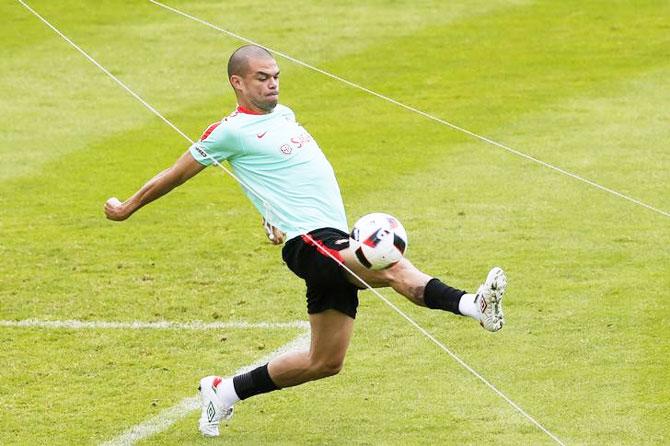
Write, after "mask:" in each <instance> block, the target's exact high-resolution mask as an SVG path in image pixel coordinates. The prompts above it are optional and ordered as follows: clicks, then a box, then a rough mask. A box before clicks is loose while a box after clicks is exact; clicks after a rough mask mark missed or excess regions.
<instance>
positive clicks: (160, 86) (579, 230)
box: [0, 0, 670, 445]
mask: <svg viewBox="0 0 670 446" xmlns="http://www.w3.org/2000/svg"><path fill="white" fill-rule="evenodd" d="M166 1H167V2H168V4H169V5H171V6H173V7H175V8H179V9H182V10H184V11H186V12H188V13H190V14H192V15H194V16H197V17H199V18H202V19H205V20H207V21H209V22H211V23H213V24H216V25H218V26H220V27H222V28H225V29H228V30H230V31H233V32H236V33H238V34H240V35H242V36H245V37H247V38H249V39H252V40H254V41H257V42H259V43H262V44H264V45H267V46H268V47H270V48H272V49H275V50H278V51H282V52H285V53H286V54H289V55H291V56H293V57H295V58H297V59H299V60H302V61H305V62H307V63H310V64H313V65H315V66H318V67H319V68H321V69H323V70H326V71H328V72H331V73H334V74H337V75H338V76H341V77H343V78H346V79H348V80H350V81H352V82H356V83H358V84H360V85H363V86H365V87H367V88H370V89H372V90H374V91H376V92H378V93H381V94H384V95H387V96H389V97H391V98H393V99H395V100H397V101H400V102H402V103H404V104H407V105H411V106H414V107H416V108H418V109H420V110H423V111H425V112H427V113H430V114H431V115H433V116H436V117H439V118H442V119H445V120H447V121H449V122H452V123H454V124H456V125H459V126H461V127H464V128H466V129H469V130H471V131H473V132H475V133H478V134H481V135H485V136H487V137H490V138H491V139H493V140H495V141H499V142H502V143H504V144H506V145H509V146H511V147H513V148H514V149H516V150H519V151H521V152H524V153H526V154H528V155H531V156H533V157H535V158H538V159H540V160H542V161H545V162H547V163H550V164H552V165H555V166H558V167H560V168H562V169H565V170H566V171H569V172H572V173H574V174H576V175H579V176H582V177H585V178H588V179H589V180H592V181H594V182H596V183H598V184H600V185H602V186H605V187H608V188H611V189H613V190H616V191H618V192H620V193H622V194H625V195H627V196H630V197H633V198H635V199H637V200H640V201H642V202H643V203H646V204H648V205H650V206H652V207H653V208H655V209H657V210H660V211H661V212H656V211H653V210H650V209H647V208H645V207H642V206H640V205H636V204H634V203H632V202H630V201H627V200H625V199H623V198H621V197H618V196H615V195H613V194H611V193H606V192H604V191H602V190H599V189H597V188H595V187H592V186H590V185H588V184H586V183H584V182H580V181H578V180H575V179H574V178H571V177H568V176H565V175H562V174H559V173H557V172H556V171H553V170H551V169H549V168H546V167H543V166H541V165H539V164H537V163H534V162H531V161H529V160H527V159H524V158H521V157H519V156H516V155H513V154H511V153H509V152H506V151H504V150H501V149H500V148H497V147H495V146H493V145H491V144H487V143H485V142H482V141H479V140H476V139H473V138H472V137H469V136H467V135H465V134H464V133H462V132H459V131H456V130H453V129H451V128H449V127H447V126H445V125H441V124H439V123H437V122H434V121H431V120H429V119H427V118H425V117H423V116H420V115H418V114H416V113H412V112H409V111H407V110H405V109H403V108H400V107H398V106H396V105H393V104H391V103H389V102H387V101H384V100H382V99H380V98H378V97H375V96H372V95H369V94H367V93H364V92H362V91H360V90H357V89H354V88H352V87H350V86H347V85H345V84H343V83H342V82H339V81H336V80H334V79H332V78H328V77H326V76H324V75H322V74H319V73H317V72H314V71H312V70H309V69H308V68H305V67H303V66H300V65H297V64H295V63H292V62H290V61H288V60H285V59H283V58H281V57H279V58H278V62H279V64H280V66H281V69H282V98H281V100H282V102H283V103H285V104H286V105H289V106H290V107H292V108H293V109H294V111H295V112H296V114H297V116H298V119H299V120H300V122H301V123H302V124H303V125H304V126H305V127H306V128H307V129H308V130H309V131H310V133H311V134H312V135H313V136H314V137H315V139H316V140H317V141H318V142H319V145H320V146H321V148H322V149H323V150H324V152H325V153H326V154H327V156H328V157H329V159H330V160H331V163H332V164H333V166H334V168H335V170H336V172H337V175H338V179H339V182H340V186H341V189H342V192H343V196H344V200H345V205H346V210H347V213H348V217H349V221H350V223H352V222H353V221H354V220H355V219H356V218H357V217H358V216H360V215H363V214H365V213H368V212H372V211H384V212H389V213H391V214H394V215H396V216H397V217H399V218H400V219H401V220H402V221H403V223H404V225H405V227H406V228H407V230H408V233H409V237H410V249H409V253H408V256H409V258H410V259H411V260H412V261H413V262H414V263H415V264H417V265H418V266H420V267H421V268H422V269H423V270H425V271H426V272H429V273H431V274H434V275H437V276H439V277H441V278H443V279H444V280H445V281H447V282H449V283H452V284H453V285H455V286H459V287H464V288H467V289H470V290H472V289H475V288H476V286H477V285H478V284H479V283H480V282H481V281H482V280H483V278H484V277H485V275H486V272H487V271H488V269H489V268H490V267H492V266H493V265H501V266H502V267H504V268H505V270H506V271H507V273H508V277H509V285H508V294H507V297H506V300H507V302H506V316H507V326H506V327H505V329H504V330H502V331H501V332H499V333H496V334H488V333H485V332H484V331H483V330H481V328H479V327H478V326H477V324H475V323H473V322H472V321H470V320H466V319H462V318H456V317H453V316H450V315H447V314H445V313H439V312H431V311H427V310H424V309H421V308H418V307H415V306H412V305H411V304H410V303H409V302H407V301H405V300H404V299H402V298H401V297H400V296H397V295H395V294H394V293H393V292H392V291H390V290H384V291H383V293H384V295H385V296H387V297H388V298H389V299H390V300H391V301H392V302H394V303H395V304H396V305H398V306H399V307H400V308H401V309H402V310H403V311H405V312H406V313H407V314H409V315H410V316H411V317H412V318H414V319H415V320H416V321H417V322H418V323H419V324H420V325H421V326H423V327H425V328H426V329H428V330H429V331H430V332H431V333H432V334H433V335H434V336H435V337H436V338H437V339H439V340H440V341H441V342H443V343H444V344H446V345H447V346H449V348H450V349H451V350H452V351H453V352H454V353H456V354H457V355H458V356H459V357H460V358H462V359H463V360H464V361H465V362H467V363H468V364H469V365H471V366H472V367H473V368H474V369H475V370H477V371H478V372H479V373H481V374H482V375H483V376H484V377H486V379H488V380H489V381H490V382H491V383H493V384H494V385H495V386H496V387H497V388H498V389H499V390H500V391H502V392H503V393H504V394H505V395H507V396H508V397H509V398H511V399H512V400H513V401H514V402H515V403H517V404H518V405H519V406H520V407H521V408H523V410H525V411H526V412H527V413H528V414H530V415H531V416H532V417H534V418H535V419H536V420H537V421H538V422H539V423H541V424H542V425H543V426H544V427H545V428H546V429H548V430H549V431H550V432H552V433H553V434H555V435H556V436H557V437H558V438H560V440H561V441H562V442H564V443H565V444H569V445H582V444H584V445H661V444H669V443H670V423H668V417H669V416H670V338H669V337H668V327H670V291H668V290H670V249H669V248H668V247H669V246H670V219H669V218H668V215H667V212H668V211H670V145H669V143H668V141H670V118H669V116H670V115H669V114H668V110H670V88H668V86H669V84H668V79H670V22H669V21H668V17H670V3H668V2H667V1H656V0H652V1H637V2H627V1H585V2H579V1H562V2H557V1H525V0H508V1H502V0H475V1H465V0H454V1H450V2H440V1H428V0H426V1H418V2H417V1H409V0H375V1H367V2H355V1H351V0H350V1H342V2H325V1H315V0H311V1H310V0H299V1H287V0H279V1H277V2H274V3H272V4H265V3H263V4H246V3H243V2H221V1H213V0H183V1H182V0H166ZM29 4H30V6H31V7H33V8H35V10H37V11H38V12H39V13H40V14H42V15H44V16H45V18H47V19H48V20H49V21H51V23H53V24H54V26H56V27H58V28H59V29H60V30H61V31H62V32H63V33H64V34H66V35H67V36H68V37H69V38H71V39H72V40H73V41H74V42H76V43H77V44H78V45H80V46H81V47H82V48H83V49H84V50H85V51H87V52H88V53H89V54H90V55H91V56H92V57H94V58H95V59H96V60H97V61H98V62H99V63H101V64H102V65H103V66H105V67H106V68H107V69H109V70H110V71H111V72H112V73H113V74H114V75H116V76H118V77H119V78H120V79H122V80H123V81H124V82H126V83H127V84H128V86H129V87H130V88H132V89H133V90H134V91H136V92H137V93H138V94H139V95H141V96H142V97H143V98H144V99H145V100H146V101H148V102H149V103H150V104H151V105H153V106H154V107H155V108H156V109H158V110H159V111H160V112H161V113H163V114H165V116H166V117H167V118H168V119H170V120H171V121H172V122H174V123H175V125H176V126H177V127H179V128H180V129H182V130H183V131H184V132H186V134H188V135H190V136H191V137H192V138H196V137H198V136H199V135H200V133H201V132H202V130H204V128H206V127H207V125H208V124H209V123H211V122H214V121H216V120H219V119H221V117H223V116H225V115H227V114H228V113H229V112H230V111H231V110H232V109H233V107H234V106H235V99H234V96H233V94H232V92H231V91H230V89H229V87H228V85H227V81H226V79H225V75H224V71H225V63H226V61H227V58H228V56H229V54H230V52H231V51H232V50H233V49H235V48H236V47H238V46H240V45H241V44H242V42H241V41H239V40H236V39H235V38H233V37H230V36H228V35H226V34H224V33H221V32H217V31H215V30H213V29H211V28H208V27H206V26H204V25H203V24H199V23H197V22H194V21H192V20H188V19H187V18H185V17H182V16H179V15H177V14H175V13H173V12H170V11H168V10H166V9H163V8H160V7H159V6H156V5H155V4H152V3H150V2H149V1H129V0H125V1H122V0H109V1H105V2H95V3H94V2H81V1H72V0H64V1H59V2H51V1H47V0H31V1H29ZM0 16H2V17H3V18H2V26H0V47H1V48H2V62H0V98H2V100H1V101H0V122H2V124H1V125H0V135H1V138H0V320H1V321H3V323H4V325H3V326H0V344H1V346H2V348H1V349H0V365H1V366H0V413H1V415H0V444H3V445H38V444H40V445H41V444H49V445H89V444H101V443H104V442H106V441H109V440H113V439H115V438H117V437H118V436H119V435H121V434H123V433H124V432H125V431H127V430H128V429H130V428H131V427H133V426H135V425H138V424H139V423H142V422H144V421H146V420H149V419H151V418H152V417H155V416H156V415H158V414H161V413H163V412H162V411H164V410H167V409H169V408H171V407H173V406H175V405H176V404H178V403H180V401H182V400H183V399H184V398H188V397H192V396H194V395H195V393H196V392H195V391H196V386H197V381H198V380H199V379H200V377H202V376H205V375H208V374H212V373H219V374H224V375H226V374H232V373H235V371H236V370H238V369H239V368H240V367H243V366H246V365H249V364H251V363H253V362H255V361H257V360H259V358H261V357H263V356H265V355H268V354H269V353H270V352H271V351H273V350H274V349H277V348H279V347H281V346H282V345H284V344H286V343H288V342H290V341H291V340H292V339H294V338H295V337H296V336H298V335H300V334H301V333H302V330H301V329H277V328H274V329H263V328H257V329H239V328H226V329H217V330H209V331H207V330H200V331H198V330H178V329H164V330H152V329H144V330H128V329H104V328H94V329H68V328H60V329H55V328H38V327H18V326H12V325H10V322H7V321H23V320H27V319H34V320H39V321H64V320H80V321H86V322H90V323H91V324H93V325H95V324H96V323H98V322H99V321H113V322H133V321H142V322H156V321H170V322H175V323H178V322H191V321H203V322H205V323H211V322H221V323H223V322H228V321H244V322H249V323H257V322H290V321H296V320H306V312H305V304H304V291H303V285H302V283H301V282H300V281H299V279H297V278H296V277H294V276H292V275H291V273H290V272H289V271H288V269H287V268H286V267H285V266H284V265H283V264H282V262H281V257H280V252H279V251H280V250H279V248H277V247H274V246H271V245H270V244H268V243H267V242H266V241H265V240H264V234H263V232H262V229H261V227H260V224H259V217H258V215H257V214H256V213H255V211H254V209H253V208H252V206H251V205H250V204H249V203H248V201H247V200H246V199H245V197H244V196H243V194H242V192H241V191H240V188H239V187H238V186H237V185H236V184H235V182H234V181H233V180H231V179H230V178H228V177H227V176H225V175H224V174H222V172H220V171H219V170H218V169H214V168H212V169H208V170H206V171H205V172H203V173H202V174H201V175H199V176H198V177H196V178H194V179H193V180H192V181H191V182H189V183H188V184H186V185H184V186H182V187H181V188H179V189H177V190H175V191H174V192H173V193H171V194H170V195H168V196H166V197H164V198H163V199H161V200H160V201H158V202H156V203H154V204H152V205H150V206H148V207H147V208H145V209H143V210H142V211H140V212H139V213H138V214H136V215H135V216H133V217H132V218H131V219H130V220H128V221H127V222H124V223H112V222H109V221H107V220H105V218H104V216H103V213H102V206H103V204H104V202H105V200H106V199H107V198H108V197H110V196H119V197H121V198H125V197H127V196H128V195H130V194H131V193H133V192H134V191H135V190H136V189H137V188H138V187H139V186H141V185H142V184H143V183H144V181H146V180H147V179H149V178H150V177H151V176H153V175H154V174H155V173H156V172H158V171H159V170H162V169H163V168H165V167H167V166H169V165H170V164H171V163H172V162H173V161H174V160H175V159H176V158H177V157H178V156H179V155H180V154H181V153H182V152H183V151H184V150H185V149H186V147H187V145H188V144H187V143H186V141H185V140H184V139H183V138H182V137H180V136H179V135H178V134H177V133H175V131H174V130H172V129H171V128H169V127H168V126H167V125H166V124H165V123H164V122H162V121H160V120H159V119H158V118H156V117H155V116H154V115H153V114H151V113H150V112H149V111H148V110H147V109H146V108H144V107H143V106H142V105H140V104H139V103H138V102H137V101H136V100H135V99H133V98H132V97H131V96H130V95H129V94H127V93H126V92H125V91H123V90H122V89H121V88H120V87H119V86H118V85H116V84H115V83H114V82H113V81H112V80H111V79H110V78H108V77H106V76H105V75H104V74H103V73H102V72H101V71H100V70H99V69H98V68H96V67H95V66H94V65H93V64H91V63H90V62H89V61H87V60H86V59H85V58H84V57H83V56H82V55H81V54H79V53H78V52H76V51H75V50H74V49H73V48H72V47H70V46H69V45H68V44H67V43H66V42H65V41H64V40H63V39H62V38H60V37H59V36H58V35H57V34H55V33H54V32H53V31H51V30H50V29H49V28H47V27H46V26H45V25H44V24H43V23H42V22H40V21H39V20H38V19H37V18H36V17H35V16H34V15H32V14H31V13H30V12H29V11H28V10H27V9H25V8H24V7H23V6H22V5H21V4H20V3H18V2H15V1H5V2H2V3H1V4H0ZM663 213H665V215H664V214H663ZM197 418H198V413H197V412H190V413H189V414H188V415H187V416H186V417H184V418H180V419H178V420H177V421H176V422H175V423H174V424H172V425H171V426H169V427H168V428H167V429H165V430H162V431H161V432H158V433H156V434H155V435H152V436H149V437H147V438H145V439H143V440H141V441H138V442H137V444H141V445H176V444H189V445H190V444H203V445H204V444H208V445H212V444H217V445H218V444H231V445H233V444H235V445H239V444H244V445H270V444H277V445H297V444H299V445H326V444H327V445H348V444H357V445H396V444H397V445H400V444H402V445H408V444H409V445H461V444H468V445H479V444H495V445H545V444H546V445H551V444H556V442H555V441H554V440H552V439H551V438H550V437H549V436H548V435H547V434H545V433H544V432H542V431H541V430H540V429H538V428H537V427H536V426H534V425H533V424H531V423H530V422H529V420H528V419H526V418H524V417H523V416H521V415H520V414H519V413H518V412H517V411H516V410H514V409H513V408H512V407H511V406H510V405H509V404H508V403H507V402H505V401H504V400H503V399H502V398H500V397H499V396H498V395H496V394H495V393H494V392H493V391H491V389H489V388H488V387H486V386H485V385H484V384H482V383H481V382H480V381H479V380H478V379H476V378H475V377H474V376H473V375H472V374H471V373H469V372H468V371H467V370H465V369H464V368H463V367H462V366H460V365H459V364H457V363H456V362H455V361H454V360H453V359H452V358H450V357H449V356H448V355H447V354H446V353H444V352H443V351H442V350H440V349H438V348H437V347H436V346H435V345H434V344H432V343H431V342H430V341H428V340H427V339H426V338H425V337H423V336H422V335H421V334H420V333H419V332H417V331H416V330H415V329H414V328H413V327H411V326H410V325H409V324H408V323H407V322H406V321H405V320H403V319H402V318H401V317H399V316H398V315H397V314H396V313H394V312H393V311H392V310H390V309H389V308H388V307H387V306H386V305H385V304H384V303H382V302H381V301H380V300H379V299H377V298H376V297H375V296H374V295H372V294H371V293H370V292H364V293H362V294H361V307H360V310H359V316H358V319H357V326H356V331H355V335H354V339H353V342H352V346H351V348H350V352H349V355H348V357H347V362H346V365H345V368H344V370H343V372H342V373H341V374H340V375H339V376H337V377H334V378H331V379H329V380H324V381H320V382H316V383H311V384H308V385H305V386H301V387H297V388H293V389H287V390H283V391H281V392H275V393H273V394H269V395H264V396H260V397H257V398H254V399H251V400H249V401H247V402H244V403H241V404H239V405H238V407H237V413H236V416H235V418H234V419H233V420H232V422H231V423H230V424H229V426H228V427H226V428H225V429H222V431H223V432H222V436H221V437H220V438H218V439H204V438H202V437H200V435H199V433H198V431H197V426H196V424H197Z"/></svg>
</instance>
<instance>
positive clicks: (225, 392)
mask: <svg viewBox="0 0 670 446" xmlns="http://www.w3.org/2000/svg"><path fill="white" fill-rule="evenodd" d="M219 395H220V396H221V401H222V402H223V404H224V405H225V406H226V407H233V404H235V403H236V402H238V401H239V400H240V397H239V396H237V393H236V392H235V386H234V385H233V378H228V379H224V380H223V382H221V384H219Z"/></svg>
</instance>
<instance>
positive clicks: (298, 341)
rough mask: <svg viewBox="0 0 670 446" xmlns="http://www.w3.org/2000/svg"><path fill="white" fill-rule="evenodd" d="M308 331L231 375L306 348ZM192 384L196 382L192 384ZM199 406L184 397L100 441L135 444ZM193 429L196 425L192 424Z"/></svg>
mask: <svg viewBox="0 0 670 446" xmlns="http://www.w3.org/2000/svg"><path fill="white" fill-rule="evenodd" d="M309 339H310V337H309V333H304V334H302V335H300V336H298V337H297V338H295V339H293V340H292V341H291V342H289V343H288V344H284V345H282V346H281V347H279V348H278V349H277V350H275V351H273V352H272V353H270V354H269V355H266V356H264V357H263V358H260V359H259V360H257V361H256V362H254V363H253V364H250V365H248V366H246V367H243V368H241V369H239V370H238V371H236V372H235V373H234V374H233V375H238V374H240V373H245V372H247V371H249V370H252V369H255V368H256V367H259V366H261V365H263V364H265V363H267V362H269V361H270V360H271V359H272V358H275V357H277V356H279V355H281V354H283V353H286V352H290V351H294V350H306V349H307V348H308V347H309ZM193 385H194V386H196V385H197V383H194V384H193ZM199 408H200V397H199V396H198V395H196V396H190V397H187V398H184V399H183V400H181V401H180V402H179V403H177V404H176V405H174V406H172V407H170V408H168V409H165V410H163V411H161V412H160V413H159V414H158V415H155V416H153V417H151V418H149V419H148V420H146V421H144V422H142V423H140V424H138V425H135V426H133V427H131V428H130V429H128V430H126V431H124V432H123V433H121V434H120V435H119V436H118V437H116V438H113V439H111V440H109V441H106V442H105V443H102V445H103V446H129V445H132V444H135V443H136V442H138V441H140V440H143V439H145V438H148V437H151V436H152V435H155V434H159V433H161V432H163V431H165V430H167V429H168V428H169V427H170V426H172V425H173V424H174V423H176V422H177V421H179V420H181V419H182V418H185V417H186V416H188V415H189V414H190V413H191V412H193V411H195V410H197V409H199ZM193 429H194V430H195V429H196V427H195V425H194V427H193Z"/></svg>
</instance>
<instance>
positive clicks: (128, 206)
mask: <svg viewBox="0 0 670 446" xmlns="http://www.w3.org/2000/svg"><path fill="white" fill-rule="evenodd" d="M204 168H205V166H204V165H203V164H200V163H199V162H198V161H196V160H195V159H194V158H193V155H191V153H190V151H186V152H185V153H184V154H183V155H182V156H181V157H180V158H179V159H178V160H177V161H176V162H175V163H174V165H172V167H170V168H168V169H165V170H164V171H162V172H160V173H159V174H158V175H156V176H155V177H153V178H152V179H150V180H149V181H147V183H146V184H145V185H144V186H142V188H141V189H140V190H138V191H137V192H136V193H135V194H134V195H133V196H132V197H130V198H128V199H127V200H126V201H124V202H121V201H120V200H119V199H118V198H116V197H112V198H110V199H109V200H107V202H106V203H105V215H106V216H107V218H108V219H110V220H114V221H122V220H125V219H127V218H128V217H130V216H131V215H132V214H133V213H134V212H135V211H137V210H138V209H140V208H141V207H142V206H144V205H146V204H148V203H151V202H152V201H154V200H156V199H158V198H160V197H162V196H163V195H165V194H167V193H168V192H170V191H171V190H172V189H174V188H175V187H177V186H179V185H180V184H183V183H185V182H186V181H187V180H189V179H190V178H192V177H193V176H195V175H196V174H197V173H198V172H200V171H201V170H203V169H204Z"/></svg>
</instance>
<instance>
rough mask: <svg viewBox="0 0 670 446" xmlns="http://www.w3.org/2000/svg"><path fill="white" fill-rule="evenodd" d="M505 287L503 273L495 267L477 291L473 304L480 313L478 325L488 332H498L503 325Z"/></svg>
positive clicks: (505, 281) (505, 280)
mask: <svg viewBox="0 0 670 446" xmlns="http://www.w3.org/2000/svg"><path fill="white" fill-rule="evenodd" d="M506 286H507V277H506V276H505V272H504V271H503V270H502V269H501V268H498V267H497V266H496V267H495V268H493V269H492V270H491V271H489V274H488V276H486V282H484V283H483V284H482V285H481V286H480V287H479V289H478V290H477V296H476V297H475V304H476V305H477V308H479V311H480V313H481V320H480V322H479V323H480V324H481V326H482V327H484V329H486V330H488V331H498V330H500V329H501V328H502V326H503V325H504V324H505V317H504V315H503V310H502V299H503V294H504V293H505V287H506Z"/></svg>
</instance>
